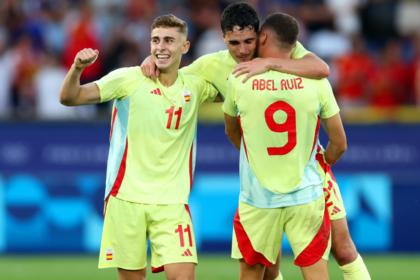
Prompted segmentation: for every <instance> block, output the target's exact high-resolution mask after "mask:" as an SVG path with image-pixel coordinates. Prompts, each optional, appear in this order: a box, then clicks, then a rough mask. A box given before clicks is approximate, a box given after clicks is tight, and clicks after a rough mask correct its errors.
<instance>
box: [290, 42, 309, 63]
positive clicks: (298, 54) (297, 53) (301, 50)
mask: <svg viewBox="0 0 420 280" xmlns="http://www.w3.org/2000/svg"><path fill="white" fill-rule="evenodd" d="M310 53H311V52H310V51H308V50H307V49H305V47H304V46H303V45H302V44H301V43H299V42H296V47H295V48H294V49H293V52H292V59H300V58H302V57H304V56H305V55H307V54H310Z"/></svg>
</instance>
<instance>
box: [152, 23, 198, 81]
mask: <svg viewBox="0 0 420 280" xmlns="http://www.w3.org/2000/svg"><path fill="white" fill-rule="evenodd" d="M151 37H152V39H151V41H150V49H151V54H152V58H153V61H154V62H155V64H156V66H157V67H158V68H159V70H160V71H161V72H162V73H165V72H169V71H176V70H178V68H179V64H180V63H181V58H182V55H183V54H185V53H187V52H188V49H189V47H190V42H188V41H187V40H186V37H185V35H183V34H181V33H180V32H179V28H177V27H158V28H155V29H153V30H152V35H151ZM174 69H175V70H174Z"/></svg>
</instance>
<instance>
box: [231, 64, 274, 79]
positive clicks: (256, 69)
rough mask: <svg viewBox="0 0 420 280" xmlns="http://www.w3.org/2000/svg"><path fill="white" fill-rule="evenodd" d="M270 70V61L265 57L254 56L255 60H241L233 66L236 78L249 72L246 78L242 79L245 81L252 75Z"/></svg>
mask: <svg viewBox="0 0 420 280" xmlns="http://www.w3.org/2000/svg"><path fill="white" fill-rule="evenodd" d="M268 70H270V68H269V66H268V63H266V60H265V59H264V58H254V59H253V60H250V61H247V62H241V63H239V64H238V65H236V66H235V67H234V68H233V71H232V73H233V74H236V75H235V78H237V77H239V76H240V75H242V74H245V73H248V75H246V76H245V78H244V79H243V80H242V82H243V83H245V82H246V81H247V80H248V79H249V78H251V77H252V76H255V75H258V74H261V73H265V72H267V71H268Z"/></svg>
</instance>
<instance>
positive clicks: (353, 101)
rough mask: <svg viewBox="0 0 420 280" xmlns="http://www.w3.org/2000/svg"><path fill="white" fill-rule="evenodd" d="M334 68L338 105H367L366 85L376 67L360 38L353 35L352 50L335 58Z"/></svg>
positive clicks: (367, 85)
mask: <svg viewBox="0 0 420 280" xmlns="http://www.w3.org/2000/svg"><path fill="white" fill-rule="evenodd" d="M336 68H337V72H338V73H337V76H338V77H337V90H336V95H337V101H338V103H339V105H340V107H357V106H366V105H368V99H367V96H368V87H369V83H370V81H371V80H372V79H373V77H372V75H374V73H375V72H376V68H375V64H374V61H373V60H372V58H371V57H370V56H369V54H368V53H367V51H366V49H365V45H364V42H363V40H362V38H360V37H359V36H354V37H353V39H352V50H351V51H349V52H348V53H347V54H345V55H343V56H340V57H338V58H337V59H336Z"/></svg>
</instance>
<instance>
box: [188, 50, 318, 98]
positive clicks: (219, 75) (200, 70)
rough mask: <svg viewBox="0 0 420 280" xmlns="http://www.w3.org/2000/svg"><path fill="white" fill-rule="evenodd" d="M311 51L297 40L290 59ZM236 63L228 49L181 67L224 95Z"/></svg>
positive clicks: (204, 56)
mask: <svg viewBox="0 0 420 280" xmlns="http://www.w3.org/2000/svg"><path fill="white" fill-rule="evenodd" d="M310 53H311V52H309V51H307V50H306V49H305V48H304V47H303V46H302V44H301V43H299V42H297V43H296V47H295V48H294V49H293V52H292V59H298V58H302V57H304V56H305V55H307V54H310ZM237 64H238V63H237V62H236V61H235V60H234V59H233V58H232V56H231V55H230V53H229V50H225V51H220V52H216V53H212V54H207V55H203V56H202V57H200V58H198V59H197V60H195V61H194V62H193V63H192V64H191V65H189V66H186V67H184V68H182V69H181V71H182V72H183V73H185V74H188V75H196V76H199V77H200V78H202V79H204V80H206V81H207V82H209V83H211V84H212V85H213V86H214V87H215V88H216V89H217V90H218V91H219V92H220V94H221V95H222V97H223V99H225V97H226V92H227V82H228V79H229V76H230V74H231V73H232V70H233V67H235V65H237Z"/></svg>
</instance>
